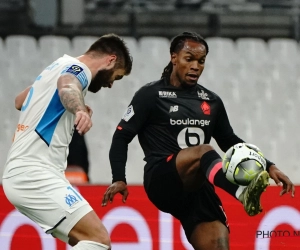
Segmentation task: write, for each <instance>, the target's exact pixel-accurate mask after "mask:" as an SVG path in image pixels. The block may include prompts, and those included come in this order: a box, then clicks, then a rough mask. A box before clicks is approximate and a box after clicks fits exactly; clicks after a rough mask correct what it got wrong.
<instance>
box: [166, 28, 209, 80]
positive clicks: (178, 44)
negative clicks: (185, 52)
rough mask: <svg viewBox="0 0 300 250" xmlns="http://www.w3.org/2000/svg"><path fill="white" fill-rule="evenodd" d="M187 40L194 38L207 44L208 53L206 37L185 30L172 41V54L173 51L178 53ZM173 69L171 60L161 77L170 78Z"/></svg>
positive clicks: (206, 46)
mask: <svg viewBox="0 0 300 250" xmlns="http://www.w3.org/2000/svg"><path fill="white" fill-rule="evenodd" d="M186 40H193V41H195V42H199V43H201V44H203V45H204V46H205V49H206V55H207V54H208V45H207V43H206V41H205V40H204V38H203V37H202V36H200V35H199V34H197V33H195V32H183V33H181V34H179V35H177V36H175V37H174V38H173V40H172V42H171V46H170V54H172V53H173V52H175V53H178V52H179V51H180V50H181V49H182V48H183V46H184V43H185V41H186ZM172 70H173V64H172V62H171V61H170V62H169V64H168V65H167V66H166V67H165V68H164V71H163V73H162V75H161V78H169V77H170V75H171V73H172Z"/></svg>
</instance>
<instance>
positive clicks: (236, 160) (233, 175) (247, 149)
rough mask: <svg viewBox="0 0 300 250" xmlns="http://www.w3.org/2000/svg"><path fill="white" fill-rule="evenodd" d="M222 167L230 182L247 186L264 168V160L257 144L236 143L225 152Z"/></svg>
mask: <svg viewBox="0 0 300 250" xmlns="http://www.w3.org/2000/svg"><path fill="white" fill-rule="evenodd" d="M222 168H223V172H224V173H225V175H226V178H227V179H228V180H229V181H230V182H232V183H234V184H237V185H241V186H247V185H248V184H249V183H250V182H251V180H252V179H253V178H254V177H255V176H256V175H257V174H258V173H260V172H261V171H264V170H266V160H265V158H264V157H263V154H262V152H261V151H260V149H259V148H258V147H257V146H255V145H253V144H249V143H238V144H236V145H234V146H232V147H231V148H229V149H228V150H227V152H226V153H225V155H224V158H223V162H222Z"/></svg>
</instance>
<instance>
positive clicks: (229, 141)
mask: <svg viewBox="0 0 300 250" xmlns="http://www.w3.org/2000/svg"><path fill="white" fill-rule="evenodd" d="M219 101H220V110H219V113H218V117H217V121H216V126H215V128H214V132H213V137H214V138H215V140H216V142H217V144H218V146H219V147H220V149H222V151H223V152H226V151H227V150H228V149H229V148H230V147H231V146H233V145H235V144H237V143H240V142H244V141H243V140H242V139H241V138H239V137H238V136H237V135H236V134H235V133H234V132H233V129H232V127H231V125H230V122H229V119H228V115H227V112H226V109H225V106H224V104H223V102H222V100H221V99H219ZM265 159H266V158H265ZM266 163H267V164H266V165H267V166H266V169H267V171H268V172H269V168H270V166H271V165H275V164H274V163H273V162H271V161H270V160H268V159H266Z"/></svg>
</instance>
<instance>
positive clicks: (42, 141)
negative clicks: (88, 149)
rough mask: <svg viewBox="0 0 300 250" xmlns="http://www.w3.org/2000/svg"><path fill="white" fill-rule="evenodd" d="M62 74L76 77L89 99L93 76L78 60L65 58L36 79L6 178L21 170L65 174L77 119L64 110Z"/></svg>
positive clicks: (21, 120) (12, 151)
mask: <svg viewBox="0 0 300 250" xmlns="http://www.w3.org/2000/svg"><path fill="white" fill-rule="evenodd" d="M62 74H72V75H74V76H76V77H77V79H78V80H79V81H80V83H81V84H82V88H83V95H84V96H85V94H86V92H87V89H88V86H89V84H90V82H91V72H90V70H89V68H88V67H87V66H86V65H85V64H83V63H81V62H80V61H79V60H77V59H76V58H74V57H70V56H67V55H64V56H63V57H61V58H59V59H58V60H56V61H55V62H53V63H52V64H51V65H50V66H48V67H47V68H46V69H45V70H44V71H43V72H42V73H41V74H40V75H39V76H38V77H37V78H36V80H35V82H34V84H33V85H32V88H31V89H30V91H29V93H28V95H27V97H26V99H25V101H24V103H23V106H22V109H21V112H20V119H19V123H18V125H17V129H16V131H15V136H14V141H13V144H12V146H11V149H10V151H9V154H8V158H7V162H6V168H5V170H4V176H3V177H4V178H5V177H9V176H10V175H12V173H10V171H11V170H12V169H15V170H16V168H19V167H30V166H42V167H50V168H54V169H56V170H59V171H64V170H65V168H66V166H67V156H68V153H69V147H68V146H69V143H70V141H71V139H72V135H73V131H74V119H75V115H74V114H72V113H70V112H69V111H67V110H66V109H65V108H64V106H63V105H62V103H61V101H60V98H59V95H58V89H57V80H58V78H59V77H60V76H61V75H62ZM23 170H24V169H23ZM13 172H14V173H16V172H18V171H13Z"/></svg>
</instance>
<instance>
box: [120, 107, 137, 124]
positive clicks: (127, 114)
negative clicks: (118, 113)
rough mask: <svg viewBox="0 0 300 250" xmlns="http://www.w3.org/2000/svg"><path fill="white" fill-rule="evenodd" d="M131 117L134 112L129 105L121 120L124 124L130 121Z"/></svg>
mask: <svg viewBox="0 0 300 250" xmlns="http://www.w3.org/2000/svg"><path fill="white" fill-rule="evenodd" d="M133 116H134V110H133V107H132V105H130V106H129V107H128V108H127V110H126V112H125V113H124V115H123V118H122V119H123V120H124V121H125V122H128V121H129V120H130V118H131V117H133Z"/></svg>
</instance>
